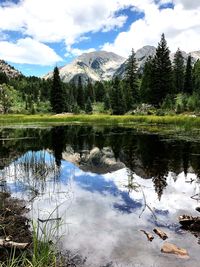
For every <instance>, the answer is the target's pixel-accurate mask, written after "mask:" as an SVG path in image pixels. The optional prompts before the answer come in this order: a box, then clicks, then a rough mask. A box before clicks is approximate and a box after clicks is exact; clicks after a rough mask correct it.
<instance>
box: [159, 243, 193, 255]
mask: <svg viewBox="0 0 200 267" xmlns="http://www.w3.org/2000/svg"><path fill="white" fill-rule="evenodd" d="M161 252H163V253H168V254H174V255H177V256H179V257H180V258H185V259H188V258H189V254H188V252H187V250H186V249H184V248H179V247H177V246H176V245H174V244H171V243H167V242H166V243H164V245H163V246H162V248H161Z"/></svg>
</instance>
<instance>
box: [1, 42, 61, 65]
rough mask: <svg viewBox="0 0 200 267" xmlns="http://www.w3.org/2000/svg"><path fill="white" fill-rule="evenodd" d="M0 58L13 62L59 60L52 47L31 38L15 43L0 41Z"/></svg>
mask: <svg viewBox="0 0 200 267" xmlns="http://www.w3.org/2000/svg"><path fill="white" fill-rule="evenodd" d="M0 58H3V59H5V60H7V61H11V62H14V63H22V64H23V63H27V64H39V65H43V66H45V65H53V64H55V63H56V62H59V61H61V60H62V59H61V57H59V56H58V55H57V54H56V53H55V52H54V50H53V49H51V48H50V47H48V46H47V45H45V44H42V43H40V42H38V41H35V40H33V39H31V38H25V39H19V40H18V41H17V42H16V43H11V42H8V41H0Z"/></svg>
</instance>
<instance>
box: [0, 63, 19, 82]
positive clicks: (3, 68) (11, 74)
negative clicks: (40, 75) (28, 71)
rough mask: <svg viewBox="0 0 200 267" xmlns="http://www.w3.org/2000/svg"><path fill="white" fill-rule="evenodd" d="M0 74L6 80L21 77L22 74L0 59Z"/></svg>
mask: <svg viewBox="0 0 200 267" xmlns="http://www.w3.org/2000/svg"><path fill="white" fill-rule="evenodd" d="M0 72H4V73H5V74H6V75H7V76H8V78H16V77H19V76H21V75H22V73H21V72H20V71H18V70H16V69H15V68H14V67H12V66H10V65H9V64H8V63H6V62H5V61H4V60H1V59H0Z"/></svg>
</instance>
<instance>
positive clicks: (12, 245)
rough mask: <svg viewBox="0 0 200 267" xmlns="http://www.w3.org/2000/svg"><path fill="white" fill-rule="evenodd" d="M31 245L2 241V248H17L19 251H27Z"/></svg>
mask: <svg viewBox="0 0 200 267" xmlns="http://www.w3.org/2000/svg"><path fill="white" fill-rule="evenodd" d="M28 245H29V243H17V242H14V241H6V240H5V239H0V247H4V248H17V249H25V248H27V247H28Z"/></svg>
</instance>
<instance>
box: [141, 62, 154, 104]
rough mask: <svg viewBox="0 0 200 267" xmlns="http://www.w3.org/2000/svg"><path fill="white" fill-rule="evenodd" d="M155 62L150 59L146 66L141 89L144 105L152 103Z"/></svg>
mask: <svg viewBox="0 0 200 267" xmlns="http://www.w3.org/2000/svg"><path fill="white" fill-rule="evenodd" d="M152 69H153V60H152V57H149V58H148V59H147V61H146V62H145V65H144V71H143V77H142V83H141V87H140V99H141V101H142V102H143V103H151V102H152V101H151V90H152Z"/></svg>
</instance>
